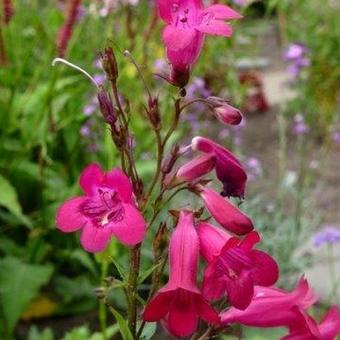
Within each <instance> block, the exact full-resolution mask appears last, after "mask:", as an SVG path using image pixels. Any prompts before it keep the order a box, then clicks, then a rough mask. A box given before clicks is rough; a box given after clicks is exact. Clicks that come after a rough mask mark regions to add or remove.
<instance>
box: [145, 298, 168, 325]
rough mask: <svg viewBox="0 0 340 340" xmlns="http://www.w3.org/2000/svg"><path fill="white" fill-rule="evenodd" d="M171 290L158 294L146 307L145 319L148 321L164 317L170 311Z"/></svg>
mask: <svg viewBox="0 0 340 340" xmlns="http://www.w3.org/2000/svg"><path fill="white" fill-rule="evenodd" d="M170 301H171V292H166V293H159V294H157V295H156V296H155V297H154V298H153V299H152V300H151V301H150V302H149V303H148V304H147V306H146V307H145V309H144V312H143V320H144V321H148V322H153V321H158V320H160V319H163V318H164V317H165V316H166V315H167V314H168V312H169V303H170Z"/></svg>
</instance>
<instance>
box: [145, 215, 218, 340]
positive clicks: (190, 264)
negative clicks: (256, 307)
mask: <svg viewBox="0 0 340 340" xmlns="http://www.w3.org/2000/svg"><path fill="white" fill-rule="evenodd" d="M169 258H170V263H169V281H168V283H167V284H166V285H165V286H164V287H163V288H161V289H160V290H159V291H158V292H157V293H156V296H155V297H154V298H153V299H152V300H151V301H150V303H149V304H148V305H147V306H146V308H145V310H144V313H143V319H144V320H145V321H149V322H153V321H158V320H161V319H163V320H165V325H166V327H167V328H168V330H169V332H170V333H171V334H173V335H175V336H188V335H190V334H192V333H193V332H194V331H195V330H196V328H197V324H198V319H199V318H201V319H203V320H205V321H207V322H209V323H212V324H216V323H218V322H219V319H218V315H217V313H216V312H215V310H214V309H213V308H212V307H210V306H209V304H208V303H207V302H206V301H205V300H204V298H203V297H202V295H201V292H200V290H199V289H198V287H197V270H198V258H199V241H198V236H197V233H196V230H195V227H194V220H193V214H192V213H191V212H185V211H182V212H181V213H180V216H179V221H178V224H177V227H176V229H175V231H174V232H173V234H172V237H171V240H170V245H169Z"/></svg>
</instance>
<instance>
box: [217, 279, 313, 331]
mask: <svg viewBox="0 0 340 340" xmlns="http://www.w3.org/2000/svg"><path fill="white" fill-rule="evenodd" d="M316 300H317V297H316V296H315V294H314V292H313V291H312V290H311V289H310V288H309V286H308V282H307V280H306V279H305V278H303V277H302V278H301V279H300V281H299V283H298V285H297V287H296V288H295V289H294V290H293V291H292V292H286V291H284V290H281V289H277V288H269V287H258V286H256V287H255V289H254V297H253V299H252V301H251V303H250V305H249V306H248V308H247V309H246V310H239V309H236V308H235V307H232V308H230V309H228V310H227V311H225V312H222V313H221V314H220V317H221V323H222V324H223V325H228V324H231V323H241V324H243V325H246V326H250V327H282V326H288V327H289V326H291V325H294V323H296V311H295V308H296V307H298V308H301V309H303V310H305V309H307V308H309V307H310V306H311V305H312V304H313V303H314V302H315V301H316Z"/></svg>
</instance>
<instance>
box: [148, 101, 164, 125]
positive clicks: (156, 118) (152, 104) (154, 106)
mask: <svg viewBox="0 0 340 340" xmlns="http://www.w3.org/2000/svg"><path fill="white" fill-rule="evenodd" d="M147 114H148V117H149V119H150V122H151V124H152V126H153V127H154V128H155V129H157V130H159V129H160V127H161V116H160V114H159V107H158V98H149V101H148V110H147Z"/></svg>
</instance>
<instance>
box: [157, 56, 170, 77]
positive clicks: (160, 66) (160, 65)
mask: <svg viewBox="0 0 340 340" xmlns="http://www.w3.org/2000/svg"><path fill="white" fill-rule="evenodd" d="M153 71H154V72H155V73H160V74H167V73H169V72H170V66H169V63H168V62H167V61H166V60H165V59H164V58H159V59H156V60H155V62H154V64H153Z"/></svg>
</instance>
